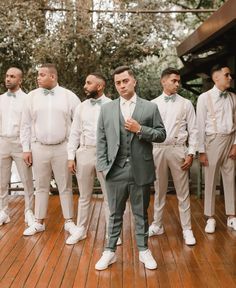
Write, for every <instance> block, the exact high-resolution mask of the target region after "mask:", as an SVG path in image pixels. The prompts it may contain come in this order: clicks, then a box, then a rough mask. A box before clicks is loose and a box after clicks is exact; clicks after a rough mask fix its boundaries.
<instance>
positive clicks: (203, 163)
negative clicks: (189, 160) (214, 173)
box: [199, 153, 209, 167]
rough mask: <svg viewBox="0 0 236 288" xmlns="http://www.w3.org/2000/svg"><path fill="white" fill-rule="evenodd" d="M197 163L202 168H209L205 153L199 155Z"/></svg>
mask: <svg viewBox="0 0 236 288" xmlns="http://www.w3.org/2000/svg"><path fill="white" fill-rule="evenodd" d="M199 161H200V163H201V164H202V166H205V167H206V166H209V162H208V158H207V155H206V153H200V155H199Z"/></svg>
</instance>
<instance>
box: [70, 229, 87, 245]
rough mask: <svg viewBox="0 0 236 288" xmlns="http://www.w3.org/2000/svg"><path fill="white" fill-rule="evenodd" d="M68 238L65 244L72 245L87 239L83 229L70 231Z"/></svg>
mask: <svg viewBox="0 0 236 288" xmlns="http://www.w3.org/2000/svg"><path fill="white" fill-rule="evenodd" d="M70 234H71V235H70V236H69V237H68V238H67V239H66V244H68V245H73V244H76V243H77V242H79V241H81V240H83V239H85V238H86V237H87V235H86V233H85V230H84V228H81V227H77V226H76V225H75V227H74V228H71V229H70Z"/></svg>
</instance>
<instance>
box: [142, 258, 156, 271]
mask: <svg viewBox="0 0 236 288" xmlns="http://www.w3.org/2000/svg"><path fill="white" fill-rule="evenodd" d="M139 261H140V262H142V263H143V265H144V267H145V268H147V269H149V270H154V269H157V265H156V266H148V265H145V262H144V261H143V260H142V259H141V258H139Z"/></svg>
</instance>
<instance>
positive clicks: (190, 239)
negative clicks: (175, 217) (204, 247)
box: [183, 229, 196, 245]
mask: <svg viewBox="0 0 236 288" xmlns="http://www.w3.org/2000/svg"><path fill="white" fill-rule="evenodd" d="M183 236H184V241H185V244H186V245H195V244H196V239H195V237H194V236H193V231H192V230H191V229H186V230H184V231H183Z"/></svg>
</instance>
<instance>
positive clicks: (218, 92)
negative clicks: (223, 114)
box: [212, 85, 224, 97]
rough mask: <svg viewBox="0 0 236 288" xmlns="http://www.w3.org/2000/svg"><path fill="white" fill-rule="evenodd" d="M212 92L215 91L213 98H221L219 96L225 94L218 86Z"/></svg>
mask: <svg viewBox="0 0 236 288" xmlns="http://www.w3.org/2000/svg"><path fill="white" fill-rule="evenodd" d="M212 91H213V96H215V97H219V95H220V94H221V93H222V92H224V91H221V90H220V89H219V88H217V87H216V85H214V86H213V88H212Z"/></svg>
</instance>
